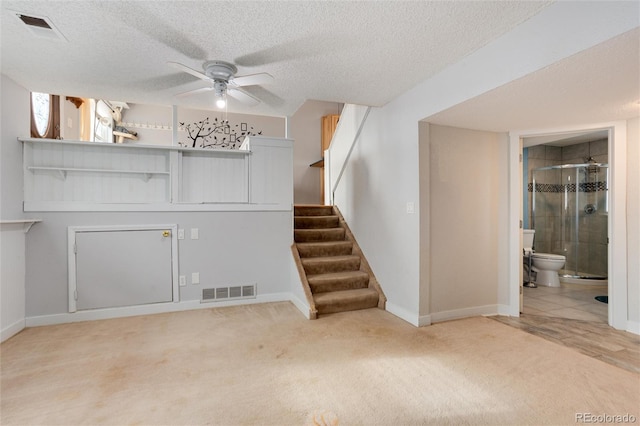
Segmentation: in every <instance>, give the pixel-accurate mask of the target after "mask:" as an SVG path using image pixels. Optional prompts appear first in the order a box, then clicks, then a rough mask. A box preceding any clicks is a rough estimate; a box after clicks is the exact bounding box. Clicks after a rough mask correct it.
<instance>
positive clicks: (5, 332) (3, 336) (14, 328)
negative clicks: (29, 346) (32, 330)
mask: <svg viewBox="0 0 640 426" xmlns="http://www.w3.org/2000/svg"><path fill="white" fill-rule="evenodd" d="M25 327H26V320H25V319H20V320H18V321H16V322H14V323H13V324H11V325H8V326H6V327H5V328H3V329H2V331H0V342H4V341H5V340H7V339H8V338H9V337H13V336H15V335H16V334H18V333H20V332H21V331H22V330H23V329H24V328H25Z"/></svg>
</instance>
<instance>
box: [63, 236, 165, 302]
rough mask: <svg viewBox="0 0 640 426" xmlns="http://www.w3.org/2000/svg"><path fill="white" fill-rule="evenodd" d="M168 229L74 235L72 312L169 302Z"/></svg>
mask: <svg viewBox="0 0 640 426" xmlns="http://www.w3.org/2000/svg"><path fill="white" fill-rule="evenodd" d="M171 247H172V244H171V232H170V230H168V229H167V230H161V229H151V230H126V231H97V232H76V234H75V252H76V254H75V256H76V262H75V264H76V292H77V293H76V295H75V298H76V308H77V309H78V310H83V309H96V308H111V307H118V306H134V305H144V304H148V303H159V302H170V301H172V300H173V291H172V289H173V280H172V261H171Z"/></svg>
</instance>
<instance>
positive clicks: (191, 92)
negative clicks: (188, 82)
mask: <svg viewBox="0 0 640 426" xmlns="http://www.w3.org/2000/svg"><path fill="white" fill-rule="evenodd" d="M210 90H213V87H201V88H200V89H195V90H189V91H188V92H182V93H178V94H176V95H175V96H179V97H182V96H190V95H195V94H198V93H204V92H208V91H210Z"/></svg>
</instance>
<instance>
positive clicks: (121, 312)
mask: <svg viewBox="0 0 640 426" xmlns="http://www.w3.org/2000/svg"><path fill="white" fill-rule="evenodd" d="M292 299H293V296H292V294H291V293H271V294H263V295H259V296H257V297H256V298H255V299H238V300H230V301H228V302H201V301H200V300H186V301H183V302H178V303H173V302H167V303H153V304H149V305H138V306H124V307H119V308H105V309H91V310H86V311H77V312H72V313H63V314H53V315H41V316H36V317H27V318H26V327H40V326H44V325H55V324H66V323H72V322H80V321H95V320H103V319H111V318H123V317H132V316H137V315H153V314H163V313H167V312H178V311H190V310H195V309H213V308H222V307H225V306H239V305H253V304H257V303H272V302H292V303H294V305H295V302H293V300H292ZM298 309H299V308H298ZM307 311H308V309H307ZM3 333H4V331H3Z"/></svg>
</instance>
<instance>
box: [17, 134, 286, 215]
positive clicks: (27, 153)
mask: <svg viewBox="0 0 640 426" xmlns="http://www.w3.org/2000/svg"><path fill="white" fill-rule="evenodd" d="M251 139H252V141H249V140H248V139H247V140H246V143H245V144H244V147H243V149H237V150H229V149H202V148H188V147H182V146H161V145H139V144H136V145H128V144H113V143H96V142H83V141H66V140H64V141H60V140H51V139H31V138H30V139H19V141H21V142H22V143H23V152H24V155H23V159H24V160H23V161H24V210H25V211H95V210H104V211H149V210H153V211H165V210H176V211H185V210H189V209H192V210H229V209H234V208H235V209H240V210H243V209H244V210H251V209H253V208H254V207H255V206H262V208H266V209H269V210H270V209H273V208H274V206H275V208H280V207H283V206H284V207H286V208H290V206H291V204H292V202H293V173H292V164H293V141H291V140H288V139H282V138H268V137H252V138H251ZM251 144H253V146H255V148H256V150H254V149H252V148H250V147H251ZM242 206H246V208H243V207H242Z"/></svg>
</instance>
